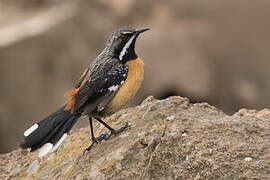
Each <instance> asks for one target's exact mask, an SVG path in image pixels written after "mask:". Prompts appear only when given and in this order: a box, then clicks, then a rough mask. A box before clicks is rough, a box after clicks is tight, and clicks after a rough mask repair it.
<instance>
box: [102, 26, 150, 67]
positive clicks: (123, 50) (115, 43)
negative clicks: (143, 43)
mask: <svg viewBox="0 0 270 180" xmlns="http://www.w3.org/2000/svg"><path fill="white" fill-rule="evenodd" d="M148 30H149V29H148V28H144V29H131V28H125V29H119V30H117V31H115V32H113V33H112V34H111V36H110V37H109V39H108V41H107V44H106V47H107V48H109V50H110V52H112V53H113V55H114V56H115V57H117V58H118V60H119V61H120V62H122V63H125V62H127V61H128V60H132V59H136V58H137V55H136V53H135V43H136V39H137V37H138V36H139V34H140V33H142V32H145V31H148Z"/></svg>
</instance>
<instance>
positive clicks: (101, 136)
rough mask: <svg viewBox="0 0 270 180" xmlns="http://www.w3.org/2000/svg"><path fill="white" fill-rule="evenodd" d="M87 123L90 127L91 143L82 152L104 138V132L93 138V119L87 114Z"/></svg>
mask: <svg viewBox="0 0 270 180" xmlns="http://www.w3.org/2000/svg"><path fill="white" fill-rule="evenodd" d="M89 124H90V129H91V139H92V144H91V145H90V146H89V147H88V148H86V149H85V150H84V152H87V151H90V150H91V149H92V147H93V146H94V144H97V143H99V142H101V141H102V140H103V139H104V138H105V134H102V135H100V136H99V137H97V138H95V136H94V128H93V120H92V117H91V116H89Z"/></svg>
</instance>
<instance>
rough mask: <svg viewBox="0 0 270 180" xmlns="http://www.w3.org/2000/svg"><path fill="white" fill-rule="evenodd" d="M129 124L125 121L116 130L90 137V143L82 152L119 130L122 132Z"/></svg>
mask: <svg viewBox="0 0 270 180" xmlns="http://www.w3.org/2000/svg"><path fill="white" fill-rule="evenodd" d="M128 126H129V123H128V122H127V123H125V125H123V126H122V127H120V128H119V129H116V130H114V129H113V130H112V131H111V132H110V133H103V134H101V135H99V136H98V137H97V138H94V139H92V144H91V145H90V146H89V147H88V148H86V149H85V150H84V153H86V152H89V151H90V150H91V149H92V148H93V146H94V145H95V144H98V143H100V142H101V141H103V140H105V141H107V140H108V139H109V138H110V137H111V136H112V135H117V134H119V133H121V132H123V131H124V130H125V129H126V128H127V127H128Z"/></svg>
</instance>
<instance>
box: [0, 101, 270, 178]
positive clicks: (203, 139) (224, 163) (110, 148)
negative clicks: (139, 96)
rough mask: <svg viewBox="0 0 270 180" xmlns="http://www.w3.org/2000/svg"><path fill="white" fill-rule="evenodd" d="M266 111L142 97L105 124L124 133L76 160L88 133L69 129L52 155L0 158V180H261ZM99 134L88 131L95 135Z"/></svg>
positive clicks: (268, 159) (266, 168) (268, 141)
mask: <svg viewBox="0 0 270 180" xmlns="http://www.w3.org/2000/svg"><path fill="white" fill-rule="evenodd" d="M269 114H270V110H268V109H264V110H262V111H254V110H240V111H239V112H238V113H235V114H234V115H232V116H229V115H226V114H225V113H223V112H222V111H220V110H218V109H217V108H215V107H212V106H210V105H209V104H207V103H199V104H191V103H190V102H189V100H188V99H187V98H182V97H176V96H175V97H169V98H167V99H164V100H157V99H155V98H153V97H148V98H147V99H146V100H145V101H144V102H143V103H142V104H141V105H140V106H137V107H133V108H128V109H124V110H121V111H120V112H118V113H116V114H114V115H112V116H110V117H108V118H106V121H107V122H109V124H111V125H112V126H113V127H118V126H120V125H121V124H123V123H124V122H126V121H129V122H130V123H131V125H130V127H129V128H128V129H127V130H125V131H124V132H123V133H122V134H120V135H118V136H113V137H111V138H110V139H109V140H108V141H104V142H102V143H100V144H98V145H96V146H95V147H94V148H93V149H92V150H91V152H89V153H86V154H83V150H84V149H85V148H86V147H88V145H89V144H90V143H91V141H90V131H89V128H87V127H86V128H81V129H74V130H73V131H72V132H71V133H70V134H69V136H68V137H67V139H66V140H65V141H64V143H63V144H62V145H61V146H60V148H59V149H58V150H57V151H56V152H55V153H53V154H49V155H46V156H45V157H43V158H41V159H38V157H37V153H38V152H34V153H28V152H26V151H25V150H21V149H18V150H15V151H13V152H11V153H8V154H3V155H1V156H0V165H1V166H0V170H1V174H0V179H25V178H26V179H76V180H77V179H252V178H255V179H267V178H269V174H270V153H269V150H270V116H269ZM106 131H107V130H106V129H105V128H104V127H102V126H101V125H99V124H97V123H96V125H95V134H96V135H98V134H100V133H102V132H106Z"/></svg>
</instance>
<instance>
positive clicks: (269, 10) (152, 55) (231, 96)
mask: <svg viewBox="0 0 270 180" xmlns="http://www.w3.org/2000/svg"><path fill="white" fill-rule="evenodd" d="M269 17H270V1H269V0H257V1H246V0H226V1H216V0H200V1H196V0H167V1H164V0H148V1H145V0H136V1H135V0H129V1H123V0H114V1H110V0H28V1H27V3H25V2H24V1H17V0H1V1H0V86H1V88H0V153H4V152H9V151H11V150H13V149H15V148H17V147H18V144H19V142H20V141H21V140H22V138H23V132H24V130H25V129H27V128H28V127H30V126H31V125H32V124H33V123H34V122H36V121H39V120H41V119H42V118H43V117H44V116H46V115H48V114H49V113H51V112H53V111H54V110H56V108H58V107H59V106H61V105H63V103H65V101H66V100H65V98H63V95H64V92H66V91H67V90H69V89H71V88H72V87H73V85H74V84H75V82H76V81H77V79H78V78H79V77H80V75H81V73H82V72H83V71H84V69H85V68H86V67H87V66H88V65H89V64H90V63H91V61H92V60H93V59H94V58H95V57H96V56H97V55H98V54H99V52H100V51H101V50H102V48H103V46H104V43H105V40H106V38H107V37H108V35H109V33H111V32H112V31H113V30H115V29H117V28H120V27H127V26H131V27H137V28H139V27H150V28H151V31H149V32H147V33H145V34H143V35H142V36H141V37H140V38H139V39H138V41H137V47H136V51H137V53H138V54H139V55H140V57H141V58H142V59H143V60H144V62H145V80H144V83H143V86H142V88H141V90H140V91H139V94H138V96H137V97H136V98H135V100H134V101H133V102H132V103H131V104H133V105H135V104H139V103H140V102H141V101H142V100H143V99H144V98H146V97H147V96H148V95H153V96H155V97H156V98H159V99H162V98H166V97H168V96H171V95H180V96H185V97H188V98H189V99H190V100H191V101H192V102H204V101H205V102H208V103H210V104H211V105H214V106H217V107H219V108H220V109H222V110H223V111H224V112H226V113H228V114H232V113H233V112H235V111H237V110H238V109H239V108H250V109H253V108H256V109H261V108H264V107H265V108H269V107H270V93H269V92H270V70H269V68H270V59H269V58H270V51H269V46H270V35H269V32H270V23H269ZM86 124H87V121H80V124H78V125H77V127H78V126H84V125H86Z"/></svg>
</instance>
